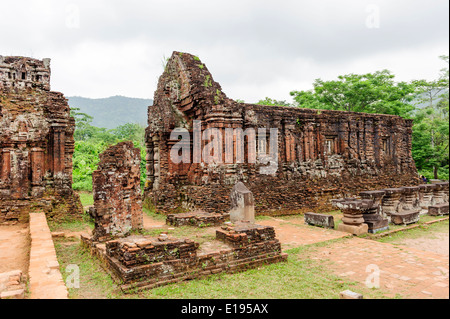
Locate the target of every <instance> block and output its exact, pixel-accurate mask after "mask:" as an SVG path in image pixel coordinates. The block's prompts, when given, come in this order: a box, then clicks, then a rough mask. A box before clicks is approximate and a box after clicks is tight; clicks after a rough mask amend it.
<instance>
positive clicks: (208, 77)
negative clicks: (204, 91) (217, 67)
mask: <svg viewBox="0 0 450 319" xmlns="http://www.w3.org/2000/svg"><path fill="white" fill-rule="evenodd" d="M203 86H204V87H205V88H207V87H210V86H212V81H211V76H210V75H209V74H208V75H207V76H206V77H205V82H204V83H203Z"/></svg>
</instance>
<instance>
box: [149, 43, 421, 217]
mask: <svg viewBox="0 0 450 319" xmlns="http://www.w3.org/2000/svg"><path fill="white" fill-rule="evenodd" d="M194 121H201V131H202V132H204V131H205V130H206V129H208V128H216V129H218V130H220V132H221V133H222V134H221V136H222V137H223V140H222V141H221V145H225V144H226V142H227V141H226V139H227V135H226V132H225V130H226V129H227V128H232V129H241V130H242V131H244V132H245V131H246V130H247V129H251V128H253V129H254V131H255V132H256V138H257V139H258V138H259V137H261V141H262V144H261V143H260V141H258V145H257V147H258V149H259V148H260V147H261V149H263V150H266V151H267V153H269V152H270V150H268V149H270V143H269V129H272V128H273V129H277V130H278V138H277V145H276V147H277V154H278V162H277V164H276V165H277V167H276V168H277V170H276V172H275V173H273V174H269V175H267V174H261V173H260V172H261V171H260V168H261V167H265V166H266V165H267V164H265V163H262V162H259V161H256V163H249V161H244V162H243V163H242V162H241V163H239V162H237V161H236V154H234V157H233V158H232V160H231V161H230V158H228V159H227V158H225V152H223V158H222V159H221V160H220V161H217V162H214V163H205V162H204V161H203V158H202V161H201V162H200V163H198V162H197V163H196V162H195V161H194V160H193V156H194V155H193V154H194V153H195V150H194V148H195V145H194V142H193V141H195V136H194V135H195V131H196V130H195V123H194ZM175 128H184V129H186V130H187V131H189V132H190V137H191V139H190V145H189V146H188V147H189V148H190V150H191V152H190V155H189V156H190V162H188V163H186V162H181V163H174V162H173V161H172V160H171V157H170V151H171V149H172V147H173V145H175V144H176V143H178V141H179V140H171V132H172V131H173V130H174V129H175ZM259 128H266V129H267V132H266V135H267V136H265V137H262V134H261V136H259V135H260V133H259V130H258V129H259ZM411 133H412V120H407V119H403V118H401V117H398V116H392V115H380V114H366V113H355V112H343V111H329V110H313V109H301V108H295V107H281V106H280V107H279V106H263V105H255V104H245V103H238V102H236V101H233V100H232V99H229V98H228V97H227V96H226V95H225V93H224V92H223V91H222V88H221V86H220V85H219V83H217V82H215V81H214V80H213V77H212V75H211V74H210V72H209V71H208V69H207V67H206V66H205V65H204V64H203V63H202V62H201V61H200V60H199V59H198V58H197V57H195V56H193V55H191V54H187V53H181V52H174V53H173V54H172V56H171V58H170V59H169V61H168V63H167V66H166V68H165V71H164V73H163V74H162V75H161V77H160V78H159V83H158V87H157V90H156V92H155V95H154V104H153V105H152V106H149V108H148V127H147V130H146V143H147V183H146V188H145V201H146V203H148V204H152V205H154V206H155V207H156V209H157V210H159V211H162V212H171V211H176V210H180V208H183V209H190V208H196V209H203V210H206V211H209V212H226V211H228V209H229V205H230V199H229V194H230V190H231V188H232V187H233V186H234V185H235V183H236V182H237V181H242V182H244V184H245V185H246V186H247V187H248V188H249V189H250V191H252V192H253V194H254V199H255V210H256V213H265V214H270V213H277V214H287V213H297V212H301V211H307V210H310V209H311V210H315V211H316V212H317V211H320V210H326V209H330V208H331V206H330V202H329V199H330V198H332V197H335V196H355V195H356V194H358V193H359V192H361V191H365V190H373V189H382V188H387V187H400V186H407V185H418V183H419V181H418V178H417V170H416V167H415V164H414V161H413V159H412V156H411ZM236 136H237V135H234V136H232V137H231V143H234V144H233V149H234V150H237V149H238V145H237V139H236ZM248 141H249V140H248V136H247V138H246V139H245V141H244V153H245V159H248V158H249V157H251V156H252V155H253V154H252V152H254V149H252V148H249V146H250V143H249V142H248ZM201 143H202V144H201V148H202V149H204V147H205V145H206V144H207V143H208V141H202V142H201ZM241 145H242V142H241ZM241 145H240V146H239V148H240V147H241ZM223 147H225V146H223ZM264 152H265V151H264Z"/></svg>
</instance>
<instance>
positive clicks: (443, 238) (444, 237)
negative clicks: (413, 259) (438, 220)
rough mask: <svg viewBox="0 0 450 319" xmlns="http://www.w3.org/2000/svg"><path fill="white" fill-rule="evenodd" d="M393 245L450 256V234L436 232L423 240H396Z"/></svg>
mask: <svg viewBox="0 0 450 319" xmlns="http://www.w3.org/2000/svg"><path fill="white" fill-rule="evenodd" d="M391 244H395V245H402V246H406V247H412V248H416V249H420V250H424V251H431V252H434V253H437V254H441V255H445V256H449V233H441V232H435V233H432V234H430V235H429V236H426V237H422V238H408V239H402V240H396V241H393V242H391Z"/></svg>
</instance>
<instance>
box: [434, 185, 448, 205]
mask: <svg viewBox="0 0 450 319" xmlns="http://www.w3.org/2000/svg"><path fill="white" fill-rule="evenodd" d="M434 185H436V187H435V188H434V190H433V194H434V197H433V198H434V205H438V204H443V203H445V195H446V194H445V189H444V184H443V183H436V184H434ZM447 185H448V184H447Z"/></svg>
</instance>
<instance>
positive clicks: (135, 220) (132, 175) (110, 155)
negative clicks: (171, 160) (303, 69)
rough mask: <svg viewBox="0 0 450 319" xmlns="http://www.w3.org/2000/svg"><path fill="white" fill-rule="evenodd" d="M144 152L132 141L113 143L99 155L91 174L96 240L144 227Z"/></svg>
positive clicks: (103, 239) (92, 210)
mask: <svg viewBox="0 0 450 319" xmlns="http://www.w3.org/2000/svg"><path fill="white" fill-rule="evenodd" d="M140 164H141V151H140V150H139V149H138V148H135V147H134V146H133V142H121V143H118V144H116V145H113V146H110V147H109V148H108V149H107V150H105V151H104V152H103V153H101V154H100V162H99V164H98V169H97V170H96V171H94V173H93V174H92V184H93V191H94V207H93V209H91V210H90V214H91V216H92V217H93V218H94V220H95V229H94V234H93V235H94V239H95V240H99V241H105V240H106V239H111V238H114V237H117V236H125V235H128V234H129V233H130V232H131V231H132V230H138V229H141V228H142V226H143V219H142V194H141V185H140V183H141V179H140V178H141V174H140Z"/></svg>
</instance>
